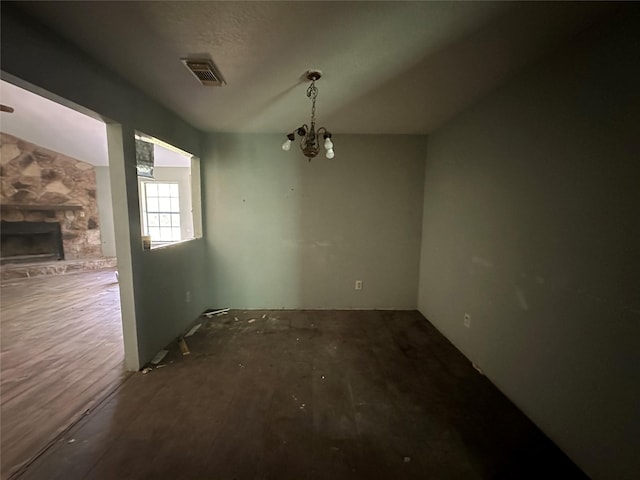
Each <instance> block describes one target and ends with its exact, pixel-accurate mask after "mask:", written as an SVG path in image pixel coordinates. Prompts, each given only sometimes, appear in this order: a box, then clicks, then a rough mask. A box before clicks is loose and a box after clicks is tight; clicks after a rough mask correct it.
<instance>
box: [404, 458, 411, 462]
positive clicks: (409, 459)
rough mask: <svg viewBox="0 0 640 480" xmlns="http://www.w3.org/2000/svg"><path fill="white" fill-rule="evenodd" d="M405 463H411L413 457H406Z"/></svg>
mask: <svg viewBox="0 0 640 480" xmlns="http://www.w3.org/2000/svg"><path fill="white" fill-rule="evenodd" d="M403 460H404V463H409V462H410V461H411V457H404V459H403Z"/></svg>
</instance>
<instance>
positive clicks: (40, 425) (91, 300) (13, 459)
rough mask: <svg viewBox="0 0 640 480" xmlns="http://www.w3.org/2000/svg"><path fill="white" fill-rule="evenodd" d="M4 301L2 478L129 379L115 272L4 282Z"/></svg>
mask: <svg viewBox="0 0 640 480" xmlns="http://www.w3.org/2000/svg"><path fill="white" fill-rule="evenodd" d="M0 295H1V297H0V302H1V303H0V309H1V310H0V319H1V325H0V327H1V337H2V340H1V345H2V348H1V353H0V363H1V372H2V374H1V381H0V414H1V416H0V427H1V428H0V431H1V444H0V448H1V454H2V455H1V470H2V472H1V473H2V475H1V476H2V478H3V479H5V478H9V476H10V475H11V474H12V473H13V472H15V471H16V470H17V467H18V466H19V465H20V464H22V463H23V462H25V461H27V460H29V459H30V458H31V457H32V456H34V455H35V454H37V453H38V452H39V451H40V450H42V449H43V448H44V447H46V446H47V444H48V443H49V442H50V441H52V440H53V439H54V438H55V437H56V436H57V435H58V434H59V433H60V432H62V431H63V430H64V429H65V428H66V427H68V426H69V425H70V424H71V423H72V422H73V421H74V420H76V419H77V418H79V417H80V416H82V413H83V412H85V411H86V410H87V408H89V407H90V406H92V405H93V404H94V403H95V402H96V401H97V400H99V399H101V398H104V396H105V395H106V394H107V393H109V391H111V390H113V388H115V386H117V385H118V384H119V383H121V382H122V381H123V379H124V378H125V377H126V373H125V372H124V349H123V342H122V325H121V317H120V299H119V298H120V297H119V290H118V284H117V283H116V279H115V272H114V270H102V271H97V272H89V273H76V274H68V275H47V276H41V277H36V278H26V279H20V280H6V281H3V283H2V288H1V289H0Z"/></svg>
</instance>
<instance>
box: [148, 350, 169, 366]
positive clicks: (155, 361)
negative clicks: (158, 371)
mask: <svg viewBox="0 0 640 480" xmlns="http://www.w3.org/2000/svg"><path fill="white" fill-rule="evenodd" d="M167 353H169V350H160V351H159V352H158V353H156V356H155V357H153V358H152V359H151V363H152V364H153V365H157V364H159V363H160V362H161V361H162V359H163V358H164V357H166V356H167Z"/></svg>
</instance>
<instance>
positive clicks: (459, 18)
mask: <svg viewBox="0 0 640 480" xmlns="http://www.w3.org/2000/svg"><path fill="white" fill-rule="evenodd" d="M21 6H22V8H23V9H24V10H25V11H26V12H27V13H28V14H30V15H32V16H34V17H36V18H38V19H39V20H41V21H42V22H43V23H45V24H47V25H49V27H50V28H52V29H53V30H54V31H56V32H57V33H58V34H60V35H61V36H63V37H65V38H66V39H68V40H69V41H70V42H72V43H74V44H76V45H77V46H78V47H79V48H81V49H82V50H84V51H86V52H87V53H88V54H89V55H90V56H92V57H94V58H95V59H96V60H97V61H98V62H100V63H102V64H104V65H106V66H107V67H108V68H110V69H112V70H114V71H115V72H117V73H118V74H119V75H121V76H122V77H124V78H126V79H127V80H128V81H129V82H131V83H132V84H133V85H135V86H137V87H138V88H140V89H141V90H143V91H145V92H147V93H148V94H149V95H150V96H151V97H153V98H155V99H156V100H157V101H158V102H160V103H161V104H163V105H165V106H166V107H167V108H169V109H170V110H172V111H174V112H176V113H177V114H178V115H179V116H181V117H182V118H184V119H185V120H186V121H188V122H189V123H191V124H193V125H194V126H196V127H198V128H200V129H202V130H205V131H235V132H280V133H282V132H287V131H291V130H293V129H294V128H295V127H297V126H298V125H299V124H301V123H303V122H307V121H308V118H309V112H310V103H309V100H308V99H307V98H306V96H305V90H306V86H307V85H306V82H302V81H301V79H300V78H301V75H302V74H303V73H304V72H305V71H306V70H307V69H309V68H318V69H320V70H322V71H323V72H324V76H323V78H322V79H320V80H319V81H318V83H317V86H318V88H319V91H320V93H319V96H318V108H317V116H318V123H319V124H320V125H324V126H326V127H327V128H328V129H329V130H331V131H334V132H336V133H392V134H408V133H420V134H424V133H429V132H430V131H432V130H433V129H434V128H437V127H438V126H439V125H441V124H442V123H443V122H445V121H446V120H448V119H449V118H451V117H452V116H454V115H455V114H456V113H458V112H459V111H461V110H462V109H464V108H465V107H467V106H468V105H470V104H471V103H472V102H473V101H475V100H477V99H478V98H480V97H481V96H482V95H483V94H486V93H487V92H488V91H490V90H492V89H494V88H496V87H497V86H499V85H500V84H501V83H503V82H504V81H505V80H506V79H507V78H509V77H510V76H512V75H514V74H516V73H517V72H518V71H520V70H521V69H522V67H523V66H525V65H527V64H529V63H531V62H532V61H534V60H535V59H536V58H537V57H539V56H540V55H542V54H544V53H547V52H550V51H552V50H553V48H554V47H556V46H558V45H560V44H561V43H562V42H564V41H566V40H567V39H568V38H569V37H571V36H573V35H575V34H576V33H577V32H579V31H580V30H582V29H584V28H586V27H587V26H588V25H589V24H591V23H592V22H593V21H595V20H596V19H597V18H598V16H599V15H601V14H602V12H603V11H604V10H605V9H606V8H608V7H607V6H606V5H603V4H598V3H590V2H585V3H579V2H576V3H542V2H540V3H538V2H534V3H520V2H513V3H512V2H497V3H493V2H130V1H129V2H24V3H22V5H21ZM197 54H203V55H205V56H208V57H210V58H212V59H213V61H214V62H215V64H216V65H217V66H218V68H219V69H220V71H221V73H222V75H223V77H224V78H225V80H226V82H227V85H225V86H223V87H204V86H201V85H200V84H199V83H197V81H196V80H195V79H194V77H193V76H192V75H191V73H190V72H189V71H188V70H187V69H186V68H185V67H184V66H183V65H182V63H181V62H180V58H182V57H186V56H190V55H197Z"/></svg>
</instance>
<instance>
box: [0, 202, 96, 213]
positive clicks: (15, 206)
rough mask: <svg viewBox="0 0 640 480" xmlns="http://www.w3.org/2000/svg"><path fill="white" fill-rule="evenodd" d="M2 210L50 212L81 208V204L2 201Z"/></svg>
mask: <svg viewBox="0 0 640 480" xmlns="http://www.w3.org/2000/svg"><path fill="white" fill-rule="evenodd" d="M0 209H2V210H37V211H41V212H51V211H56V210H83V209H84V207H83V206H82V205H25V204H20V203H3V204H2V205H0Z"/></svg>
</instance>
